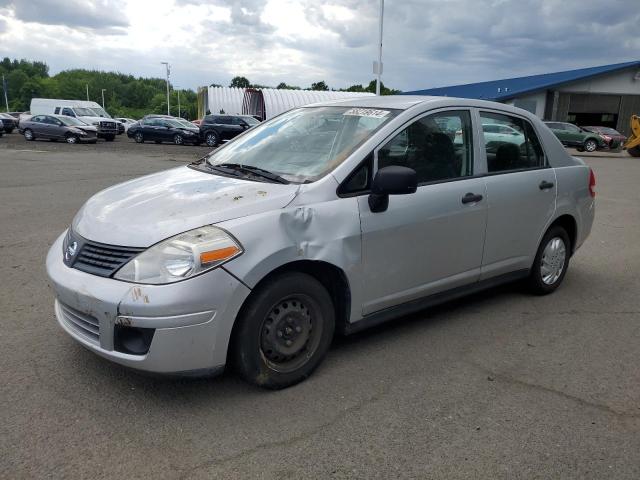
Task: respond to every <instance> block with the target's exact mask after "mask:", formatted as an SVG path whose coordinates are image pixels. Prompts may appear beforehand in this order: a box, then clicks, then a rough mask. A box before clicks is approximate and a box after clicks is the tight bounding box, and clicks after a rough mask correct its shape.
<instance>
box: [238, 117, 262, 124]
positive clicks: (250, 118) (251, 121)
mask: <svg viewBox="0 0 640 480" xmlns="http://www.w3.org/2000/svg"><path fill="white" fill-rule="evenodd" d="M240 118H241V119H243V120H244V121H245V122H247V123H248V124H249V125H258V124H259V123H260V121H259V120H257V119H255V118H254V117H252V116H250V115H247V116H246V117H240Z"/></svg>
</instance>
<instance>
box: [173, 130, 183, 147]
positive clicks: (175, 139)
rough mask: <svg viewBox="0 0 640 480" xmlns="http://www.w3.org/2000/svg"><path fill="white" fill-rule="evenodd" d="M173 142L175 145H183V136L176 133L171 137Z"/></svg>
mask: <svg viewBox="0 0 640 480" xmlns="http://www.w3.org/2000/svg"><path fill="white" fill-rule="evenodd" d="M173 143H175V144H176V145H184V138H183V137H182V135H180V134H179V133H176V134H175V135H174V137H173Z"/></svg>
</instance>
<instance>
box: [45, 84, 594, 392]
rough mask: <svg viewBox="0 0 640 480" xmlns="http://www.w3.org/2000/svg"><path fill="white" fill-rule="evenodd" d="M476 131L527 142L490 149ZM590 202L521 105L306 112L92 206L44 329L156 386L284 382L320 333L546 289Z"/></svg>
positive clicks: (579, 173)
mask: <svg viewBox="0 0 640 480" xmlns="http://www.w3.org/2000/svg"><path fill="white" fill-rule="evenodd" d="M483 125H505V126H507V127H509V128H510V129H512V130H514V131H516V132H517V133H518V135H521V136H522V138H521V139H522V142H518V144H516V143H513V142H511V141H505V142H502V143H500V144H496V138H495V137H494V138H491V139H489V140H490V141H491V142H492V145H491V148H490V149H488V150H487V148H486V142H487V138H486V135H485V134H484V133H483ZM458 132H459V133H458ZM457 133H458V134H457ZM514 136H515V135H514ZM519 138H520V137H519ZM594 189H595V178H594V176H593V173H592V172H591V170H590V169H589V168H588V167H587V166H585V165H584V163H583V162H582V161H581V160H579V159H577V158H573V157H571V156H569V155H568V154H567V153H566V151H565V149H564V148H563V147H562V144H561V143H560V142H559V141H558V140H557V138H556V137H555V136H554V135H553V133H551V131H550V130H549V129H548V128H547V127H546V126H545V125H544V124H543V123H542V122H541V121H540V120H539V119H538V118H536V117H535V116H534V115H531V114H530V113H528V112H526V111H524V110H520V109H517V108H513V107H510V106H506V105H503V104H498V103H492V102H485V101H476V100H465V99H456V98H439V97H412V96H395V97H393V96H390V97H368V98H363V99H357V100H356V99H349V100H342V101H336V102H330V103H324V104H315V105H311V106H307V107H303V108H298V109H295V110H291V111H289V112H286V113H284V114H282V115H280V116H278V117H276V118H274V119H272V120H270V121H268V122H265V123H263V124H261V125H259V126H256V127H255V128H253V129H251V130H248V131H247V132H245V133H243V134H242V135H240V136H238V137H237V138H236V139H234V140H233V141H231V142H229V143H228V144H226V145H224V146H223V147H221V148H219V149H217V150H215V151H214V152H212V153H211V154H209V155H208V156H206V157H205V158H203V159H201V160H200V161H197V162H195V163H193V164H191V165H189V166H183V167H179V168H176V169H172V170H168V171H164V172H160V173H156V174H152V175H148V176H145V177H142V178H138V179H135V180H131V181H128V182H125V183H123V184H120V185H116V186H114V187H111V188H108V189H106V190H104V191H102V192H100V193H98V194H96V195H95V196H93V197H92V198H90V199H89V200H88V201H87V202H86V203H85V205H84V206H83V207H82V208H81V210H80V211H79V212H78V214H77V215H76V217H75V218H74V220H73V222H72V224H71V226H70V228H69V229H68V230H67V231H65V232H64V233H63V234H62V235H60V237H59V238H58V239H57V240H56V242H55V243H54V245H53V246H52V247H51V250H50V251H49V254H48V257H47V272H48V275H49V278H50V279H51V284H52V286H53V289H54V291H55V297H56V299H55V313H56V317H57V320H58V322H59V324H60V325H61V326H62V328H63V329H64V330H65V331H66V332H67V333H68V334H69V335H71V336H72V337H73V338H74V339H75V340H77V341H78V342H80V343H81V344H82V345H84V346H85V347H87V348H88V349H90V350H92V351H93V352H95V353H97V354H98V355H101V356H103V357H105V358H107V359H109V360H112V361H114V362H117V363H120V364H122V365H126V366H129V367H133V368H137V369H140V370H146V371H152V372H164V373H180V374H194V373H195V374H197V373H212V372H219V371H221V370H222V369H223V368H224V366H225V365H226V364H232V365H233V366H234V367H235V368H236V369H237V371H238V372H239V373H240V374H241V375H242V377H243V378H245V379H246V380H248V381H250V382H252V383H254V384H257V385H260V386H264V387H268V388H283V387H286V386H289V385H292V384H294V383H296V382H299V381H301V380H303V379H304V378H306V377H308V376H309V375H310V374H311V373H312V371H313V370H314V369H315V368H316V367H317V366H318V365H319V364H320V362H321V361H322V359H323V357H324V356H325V354H326V353H327V350H328V349H329V346H330V343H331V340H332V337H333V335H334V332H335V331H339V332H341V333H351V332H356V331H359V330H362V329H364V328H367V327H370V326H372V325H376V324H379V323H381V322H384V321H387V320H391V319H393V318H396V317H398V316H400V315H404V314H406V313H409V312H413V311H417V310H419V309H423V308H425V307H428V306H430V305H433V304H435V303H440V302H443V301H446V300H450V299H452V298H456V297H459V296H462V295H464V294H467V293H471V292H476V291H478V290H480V289H483V288H487V287H490V286H493V285H497V284H499V283H503V282H507V281H513V280H517V279H526V281H527V282H528V284H529V286H530V288H531V290H532V291H533V292H534V293H537V294H546V293H550V292H553V291H554V290H555V289H556V288H557V287H558V286H559V285H560V283H561V282H562V280H563V278H564V276H565V275H566V273H567V268H568V266H569V260H570V258H571V256H572V255H573V254H574V253H575V252H576V250H577V249H578V248H579V247H580V246H581V245H582V243H583V242H584V241H585V239H586V238H587V236H588V235H589V232H590V230H591V226H592V223H593V218H594V196H595V190H594Z"/></svg>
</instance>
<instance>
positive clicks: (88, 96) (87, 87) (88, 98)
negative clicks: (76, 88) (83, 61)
mask: <svg viewBox="0 0 640 480" xmlns="http://www.w3.org/2000/svg"><path fill="white" fill-rule="evenodd" d="M88 101H89V84H88V83H87V102H88Z"/></svg>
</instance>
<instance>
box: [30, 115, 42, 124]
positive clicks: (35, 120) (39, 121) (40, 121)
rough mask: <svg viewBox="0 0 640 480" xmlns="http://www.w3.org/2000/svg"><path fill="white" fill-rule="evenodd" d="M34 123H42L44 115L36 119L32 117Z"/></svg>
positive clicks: (37, 116)
mask: <svg viewBox="0 0 640 480" xmlns="http://www.w3.org/2000/svg"><path fill="white" fill-rule="evenodd" d="M31 121H32V122H36V123H42V115H36V116H35V117H31Z"/></svg>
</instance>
